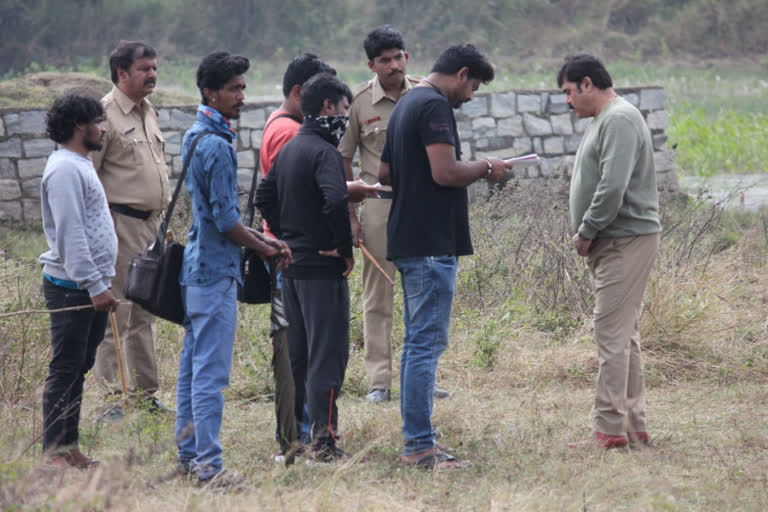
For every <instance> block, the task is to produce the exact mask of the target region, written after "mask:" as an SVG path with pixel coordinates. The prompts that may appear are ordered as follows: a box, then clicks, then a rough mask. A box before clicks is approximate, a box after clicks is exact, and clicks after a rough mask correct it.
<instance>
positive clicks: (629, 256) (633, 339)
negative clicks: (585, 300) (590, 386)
mask: <svg viewBox="0 0 768 512" xmlns="http://www.w3.org/2000/svg"><path fill="white" fill-rule="evenodd" d="M659 240H660V235H659V233H654V234H651V235H641V236H632V237H621V238H605V239H597V240H596V241H595V242H594V244H593V246H592V250H591V252H590V254H589V256H588V257H587V265H588V266H589V270H590V273H591V275H592V279H593V281H594V286H595V294H596V300H595V310H594V328H595V340H596V341H597V350H598V357H599V361H600V370H599V373H598V377H597V396H596V399H595V410H594V419H593V429H594V430H595V431H597V432H602V433H604V434H610V435H615V436H619V435H623V434H624V433H625V432H627V431H629V432H647V427H646V423H645V399H644V397H643V387H644V377H643V359H642V353H641V350H640V333H639V332H638V331H637V324H638V320H639V319H640V313H641V311H642V307H643V293H644V292H645V286H646V284H647V282H648V275H649V274H650V271H651V267H652V266H653V262H654V260H655V259H656V253H657V251H658V248H659Z"/></svg>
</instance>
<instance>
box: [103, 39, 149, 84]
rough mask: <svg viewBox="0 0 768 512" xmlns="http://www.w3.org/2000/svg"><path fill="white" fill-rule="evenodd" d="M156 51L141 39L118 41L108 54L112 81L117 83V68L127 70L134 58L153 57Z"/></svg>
mask: <svg viewBox="0 0 768 512" xmlns="http://www.w3.org/2000/svg"><path fill="white" fill-rule="evenodd" d="M156 57H157V52H156V51H155V49H154V48H152V47H151V46H149V45H148V44H146V43H142V42H141V41H120V42H119V43H117V48H115V49H114V50H112V53H111V54H110V55H109V71H110V73H111V75H112V83H113V84H117V82H118V77H117V70H118V69H124V70H126V71H128V70H129V69H131V66H133V63H134V62H135V61H136V59H154V58H156Z"/></svg>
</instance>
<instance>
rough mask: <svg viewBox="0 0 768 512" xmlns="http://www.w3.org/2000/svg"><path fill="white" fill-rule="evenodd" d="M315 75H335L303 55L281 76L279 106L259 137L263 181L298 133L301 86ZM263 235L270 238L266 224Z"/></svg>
mask: <svg viewBox="0 0 768 512" xmlns="http://www.w3.org/2000/svg"><path fill="white" fill-rule="evenodd" d="M318 73H330V74H332V75H335V74H336V70H335V69H333V68H332V67H330V66H329V65H328V64H326V63H325V62H323V61H322V60H320V58H319V57H318V56H317V55H313V54H311V53H304V54H302V55H299V56H298V57H295V58H294V59H293V60H292V61H291V63H290V64H288V68H287V69H286V70H285V74H284V75H283V96H284V99H283V103H282V104H281V105H280V108H278V109H277V110H275V111H274V112H272V114H271V115H270V116H269V119H267V124H266V125H264V135H262V137H261V150H260V151H259V160H260V161H261V176H262V177H264V176H266V175H267V172H269V168H270V167H272V162H274V161H275V157H276V156H277V154H278V153H279V152H280V149H281V148H282V147H283V145H284V144H285V143H286V142H288V141H289V140H291V139H292V138H293V136H294V135H296V133H298V131H299V128H300V127H301V123H302V121H303V119H304V116H302V115H301V86H302V84H303V83H304V82H306V81H307V80H309V79H310V78H312V77H313V76H315V75H316V74H318ZM264 233H266V234H267V235H269V236H272V237H274V235H273V234H272V232H270V231H269V227H268V226H267V223H266V221H265V222H264Z"/></svg>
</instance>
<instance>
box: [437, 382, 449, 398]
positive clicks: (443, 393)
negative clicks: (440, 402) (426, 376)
mask: <svg viewBox="0 0 768 512" xmlns="http://www.w3.org/2000/svg"><path fill="white" fill-rule="evenodd" d="M449 396H451V392H450V391H446V390H445V389H443V388H439V387H437V384H435V398H448V397H449Z"/></svg>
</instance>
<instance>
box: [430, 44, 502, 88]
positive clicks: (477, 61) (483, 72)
mask: <svg viewBox="0 0 768 512" xmlns="http://www.w3.org/2000/svg"><path fill="white" fill-rule="evenodd" d="M464 67H467V68H469V78H470V79H477V80H480V81H481V82H483V83H484V84H487V83H488V82H490V81H491V80H493V77H494V76H495V74H496V73H495V72H494V71H493V66H492V65H491V63H490V62H488V59H486V58H485V56H484V55H483V54H482V53H480V52H479V51H477V48H475V46H474V45H472V44H469V43H465V44H458V45H455V46H451V47H450V48H448V49H447V50H445V51H444V52H443V53H441V54H440V56H439V57H438V58H437V60H436V61H435V65H434V66H432V73H442V74H444V75H455V74H456V73H458V72H459V70H460V69H461V68H464Z"/></svg>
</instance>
